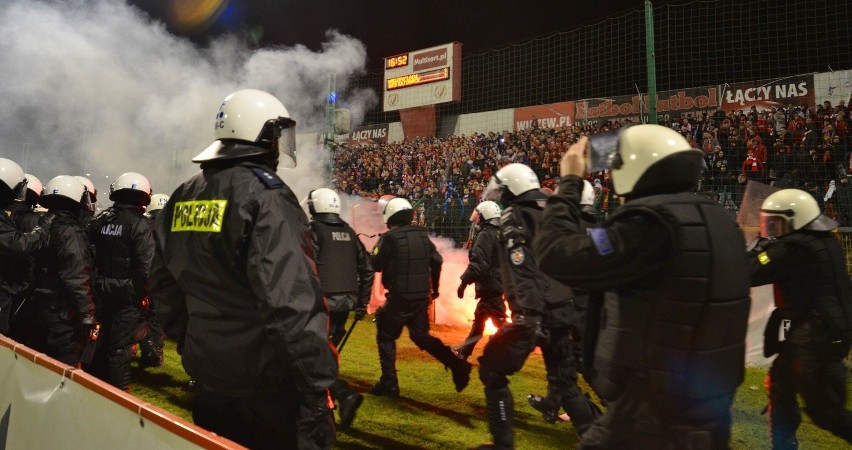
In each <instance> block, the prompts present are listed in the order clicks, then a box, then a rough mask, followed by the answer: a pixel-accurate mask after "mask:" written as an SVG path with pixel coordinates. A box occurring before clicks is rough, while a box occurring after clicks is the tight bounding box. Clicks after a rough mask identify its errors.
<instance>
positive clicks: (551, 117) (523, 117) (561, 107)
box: [513, 102, 574, 131]
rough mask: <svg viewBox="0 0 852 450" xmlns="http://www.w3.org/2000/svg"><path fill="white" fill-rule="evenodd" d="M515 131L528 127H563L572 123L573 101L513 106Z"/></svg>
mask: <svg viewBox="0 0 852 450" xmlns="http://www.w3.org/2000/svg"><path fill="white" fill-rule="evenodd" d="M514 115H515V117H514V121H513V123H514V129H515V131H521V130H528V129H530V128H556V129H559V128H563V127H570V126H571V125H574V119H573V115H574V102H559V103H550V104H547V105H536V106H526V107H523V108H515V111H514Z"/></svg>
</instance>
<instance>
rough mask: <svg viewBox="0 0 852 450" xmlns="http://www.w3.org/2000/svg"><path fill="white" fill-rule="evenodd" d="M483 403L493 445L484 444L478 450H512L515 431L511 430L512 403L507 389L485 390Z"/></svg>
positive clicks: (510, 394)
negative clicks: (486, 449) (484, 449)
mask: <svg viewBox="0 0 852 450" xmlns="http://www.w3.org/2000/svg"><path fill="white" fill-rule="evenodd" d="M485 402H486V410H487V412H488V431H490V432H491V437H492V438H494V443H493V444H486V445H484V446H482V447H480V448H492V449H499V450H510V449H514V448H515V431H514V430H513V429H512V414H513V412H514V411H513V410H514V401H513V400H512V393H511V392H510V391H509V388H508V387H503V388H499V389H489V388H485ZM489 446H490V447H489Z"/></svg>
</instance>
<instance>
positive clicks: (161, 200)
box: [146, 194, 169, 212]
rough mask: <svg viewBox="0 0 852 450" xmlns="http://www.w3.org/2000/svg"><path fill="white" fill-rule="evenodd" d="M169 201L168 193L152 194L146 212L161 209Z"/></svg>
mask: <svg viewBox="0 0 852 450" xmlns="http://www.w3.org/2000/svg"><path fill="white" fill-rule="evenodd" d="M168 202H169V196H168V195H166V194H154V195H152V196H151V203H149V204H148V208H147V209H146V212H151V211H159V210H161V209H163V207H164V206H166V203H168Z"/></svg>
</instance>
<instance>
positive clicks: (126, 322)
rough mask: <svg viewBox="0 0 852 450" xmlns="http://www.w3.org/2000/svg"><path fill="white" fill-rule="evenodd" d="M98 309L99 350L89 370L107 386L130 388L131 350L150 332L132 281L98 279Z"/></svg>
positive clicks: (96, 306)
mask: <svg viewBox="0 0 852 450" xmlns="http://www.w3.org/2000/svg"><path fill="white" fill-rule="evenodd" d="M93 291H94V294H95V308H96V309H95V310H96V311H97V317H98V321H99V322H100V323H101V335H100V337H99V339H98V340H99V342H98V348H97V351H96V352H95V356H94V359H93V361H92V364H91V365H90V367H88V371H90V372H91V373H92V374H93V375H95V376H97V377H98V378H100V379H102V380H104V381H106V382H107V383H109V384H111V385H113V386H115V387H117V388H119V389H124V390H127V389H129V388H130V358H131V354H130V349H131V347H132V346H133V344H135V343H137V342H139V341H141V340H142V339H143V338H144V337H145V335H146V334H147V332H148V325H147V322H146V321H145V319H144V318H143V317H142V312H141V311H140V309H139V308H140V306H141V305H140V304H139V303H138V301H137V298H136V295H135V293H134V289H133V283H132V282H131V281H130V279H120V278H109V277H97V278H96V279H95V286H94V289H93Z"/></svg>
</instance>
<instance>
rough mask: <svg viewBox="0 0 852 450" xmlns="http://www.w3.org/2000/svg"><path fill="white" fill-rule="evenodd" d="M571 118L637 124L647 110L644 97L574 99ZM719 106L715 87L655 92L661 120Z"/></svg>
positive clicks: (648, 108) (648, 106)
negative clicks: (572, 116) (624, 121)
mask: <svg viewBox="0 0 852 450" xmlns="http://www.w3.org/2000/svg"><path fill="white" fill-rule="evenodd" d="M575 107H576V111H575V113H574V118H575V120H577V121H578V122H581V123H586V122H594V121H606V120H618V121H621V120H624V119H627V120H630V121H631V122H640V121H641V118H642V115H644V114H646V113H647V112H648V111H649V110H650V99H649V97H648V95H646V94H642V95H641V96H640V95H639V94H638V93H637V94H636V95H621V96H616V97H610V98H596V99H584V100H577V101H576V102H575ZM718 107H719V88H718V86H709V87H697V88H689V89H678V90H674V91H662V92H659V93H657V112H658V113H659V114H660V115H661V117H662V118H663V119H664V120H669V119H670V118H671V117H679V116H680V114H681V113H697V112H700V111H710V112H712V111H715V110H716V109H717V108H718Z"/></svg>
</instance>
